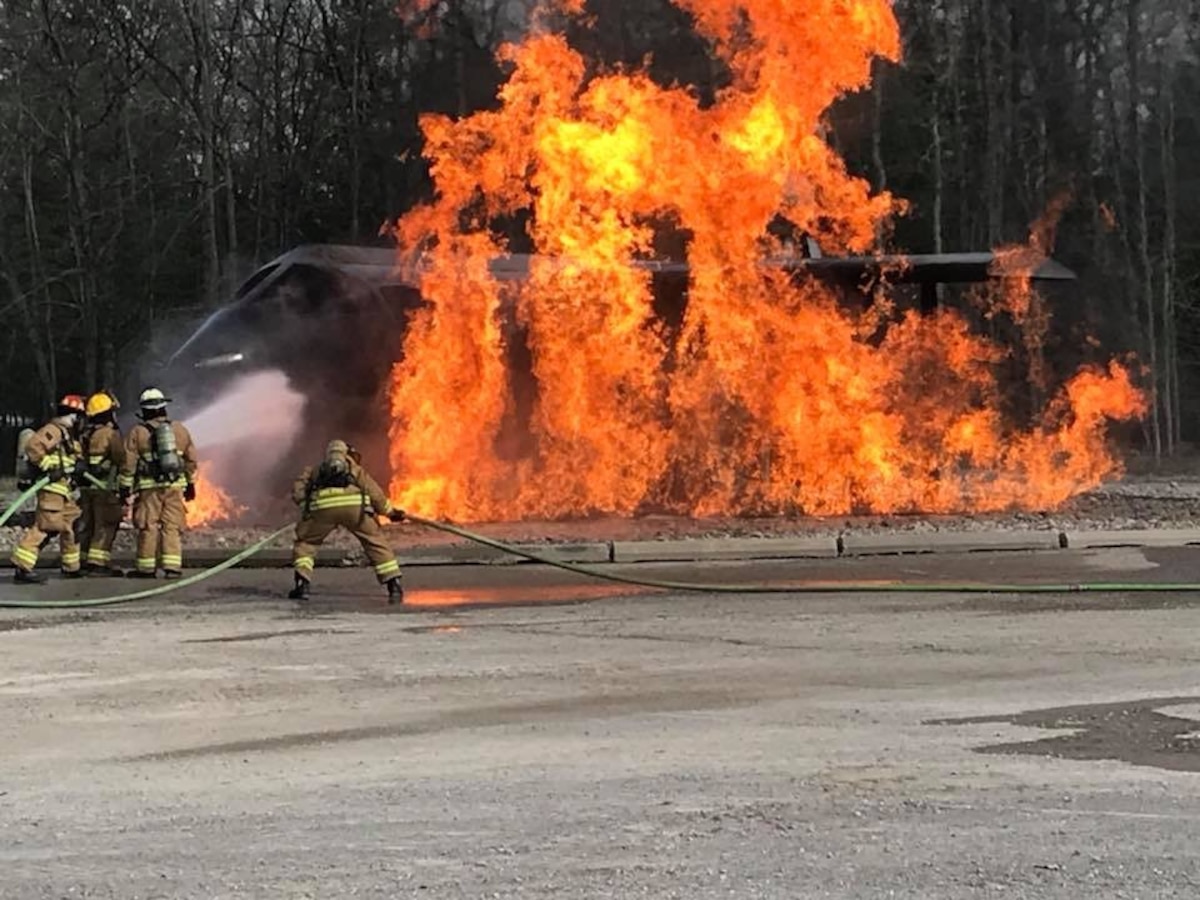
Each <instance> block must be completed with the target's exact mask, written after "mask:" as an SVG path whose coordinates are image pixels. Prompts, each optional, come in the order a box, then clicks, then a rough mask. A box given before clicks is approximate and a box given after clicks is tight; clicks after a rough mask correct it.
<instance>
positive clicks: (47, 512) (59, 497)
mask: <svg viewBox="0 0 1200 900" xmlns="http://www.w3.org/2000/svg"><path fill="white" fill-rule="evenodd" d="M83 416H84V402H83V397H81V396H79V395H78V394H67V395H66V396H65V397H63V398H62V399H61V400H59V401H58V407H57V409H56V410H55V416H54V418H53V419H51V420H50V421H49V422H47V423H46V424H45V425H43V426H42V427H41V428H39V429H38V430H37V431H36V432H34V434H33V436H32V437H31V438H30V439H29V443H28V444H26V446H25V457H26V459H27V460H28V461H29V462H30V464H32V466H33V467H34V468H35V469H36V470H38V471H39V472H40V473H41V476H45V477H48V478H49V479H50V481H49V483H48V484H47V485H46V486H45V487H43V488H42V489H41V490H40V491H38V495H37V511H36V512H35V513H34V518H33V526H32V527H31V528H30V529H29V530H28V531H26V532H25V534H24V535H23V536H22V537H21V542H20V543H19V544H18V545H17V547H16V549H15V550H13V553H12V563H13V566H14V567H15V568H16V572H15V574H14V577H13V580H14V581H15V582H16V583H17V584H41V583H43V582H44V581H45V579H44V578H42V577H41V576H40V575H38V574H37V573H36V572H35V571H34V568H35V567H36V566H37V561H38V554H39V553H40V552H41V550H42V548H43V547H45V546H46V545H47V544H48V543H50V541H51V540H53V539H54V537H55V536H56V535H57V536H58V548H59V552H60V554H61V566H62V572H63V575H65V576H66V577H68V578H78V577H80V575H82V574H83V573H82V572H81V571H80V554H79V545H78V544H77V543H76V542H75V520H76V519H78V518H79V505H78V504H77V503H76V502H75V485H76V479H77V478H80V477H82V474H83V468H84V466H85V463H84V461H83V459H82V450H81V448H80V444H79V434H80V431H81V430H82V428H83Z"/></svg>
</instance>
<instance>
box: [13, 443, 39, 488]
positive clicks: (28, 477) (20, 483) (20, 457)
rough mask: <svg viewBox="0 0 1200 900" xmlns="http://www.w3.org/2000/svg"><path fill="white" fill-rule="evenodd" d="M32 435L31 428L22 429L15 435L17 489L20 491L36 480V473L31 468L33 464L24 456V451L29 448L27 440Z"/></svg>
mask: <svg viewBox="0 0 1200 900" xmlns="http://www.w3.org/2000/svg"><path fill="white" fill-rule="evenodd" d="M33 435H34V431H33V429H32V428H22V429H21V433H20V434H18V435H17V473H16V474H17V487H19V488H21V489H22V490H24V489H25V488H27V487H29V486H30V485H31V484H33V482H34V480H35V479H36V478H37V472H36V471H35V470H34V468H33V463H31V462H30V461H29V457H28V456H26V455H25V451H26V449H28V447H29V440H30V438H32V437H33Z"/></svg>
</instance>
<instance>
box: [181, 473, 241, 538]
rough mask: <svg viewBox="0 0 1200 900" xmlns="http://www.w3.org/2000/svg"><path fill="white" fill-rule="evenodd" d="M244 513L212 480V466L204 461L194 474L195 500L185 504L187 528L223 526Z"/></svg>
mask: <svg viewBox="0 0 1200 900" xmlns="http://www.w3.org/2000/svg"><path fill="white" fill-rule="evenodd" d="M245 512H246V507H244V506H240V505H239V504H237V503H236V502H234V500H233V498H232V497H230V496H229V494H228V493H227V492H226V491H225V489H224V488H222V487H221V486H220V485H219V484H217V483H216V482H215V481H213V480H212V466H211V464H210V463H209V462H208V461H207V460H205V461H204V462H201V463H200V469H199V471H197V473H196V499H195V500H193V501H192V502H191V503H189V504H187V524H188V527H189V528H204V527H207V526H210V525H225V524H228V523H230V522H232V521H234V520H236V519H237V518H238V517H239V516H241V515H242V514H243V513H245Z"/></svg>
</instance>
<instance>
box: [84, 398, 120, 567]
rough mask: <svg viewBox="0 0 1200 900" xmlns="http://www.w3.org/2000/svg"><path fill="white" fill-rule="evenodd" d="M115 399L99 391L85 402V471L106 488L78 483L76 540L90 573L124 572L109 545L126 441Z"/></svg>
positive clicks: (116, 517) (117, 520)
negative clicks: (116, 564) (115, 564)
mask: <svg viewBox="0 0 1200 900" xmlns="http://www.w3.org/2000/svg"><path fill="white" fill-rule="evenodd" d="M118 405H119V404H118V403H117V401H116V399H115V398H114V397H113V396H112V395H111V394H109V393H107V392H104V391H102V392H101V393H99V394H93V395H92V396H90V397H88V401H87V430H86V431H85V432H84V435H83V450H84V454H85V456H86V459H87V472H88V474H89V475H91V476H92V477H93V478H95V479H97V480H98V481H102V482H104V484H105V485H107V487H104V488H100V487H97V486H96V485H95V484H93V483H92V482H90V481H87V480H85V481H84V483H83V484H81V485H80V486H79V505H80V506H81V507H82V509H83V517H82V518H81V519H80V528H79V543H80V546H81V549H82V551H83V565H84V571H85V572H87V574H89V575H113V576H117V577H120V576H121V575H123V574H124V573H123V572H122V571H121V570H120V569H114V568H113V565H112V546H113V541H115V540H116V538H117V530H118V529H119V528H120V527H121V519H122V518H124V514H125V507H124V504H123V503H122V502H121V498H120V496H119V494H118V478H119V476H120V472H121V466H122V465H124V463H125V442H124V441H123V440H122V439H121V432H120V431H119V430H118V429H117V418H116V411H117V407H118Z"/></svg>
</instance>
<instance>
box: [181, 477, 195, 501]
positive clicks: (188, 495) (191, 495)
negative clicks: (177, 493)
mask: <svg viewBox="0 0 1200 900" xmlns="http://www.w3.org/2000/svg"><path fill="white" fill-rule="evenodd" d="M183 499H184V500H186V501H187V502H188V503H191V502H192V501H193V500H195V499H196V485H195V484H194V483H192V482H189V483H188V486H187V487H185V488H184V489H183Z"/></svg>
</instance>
